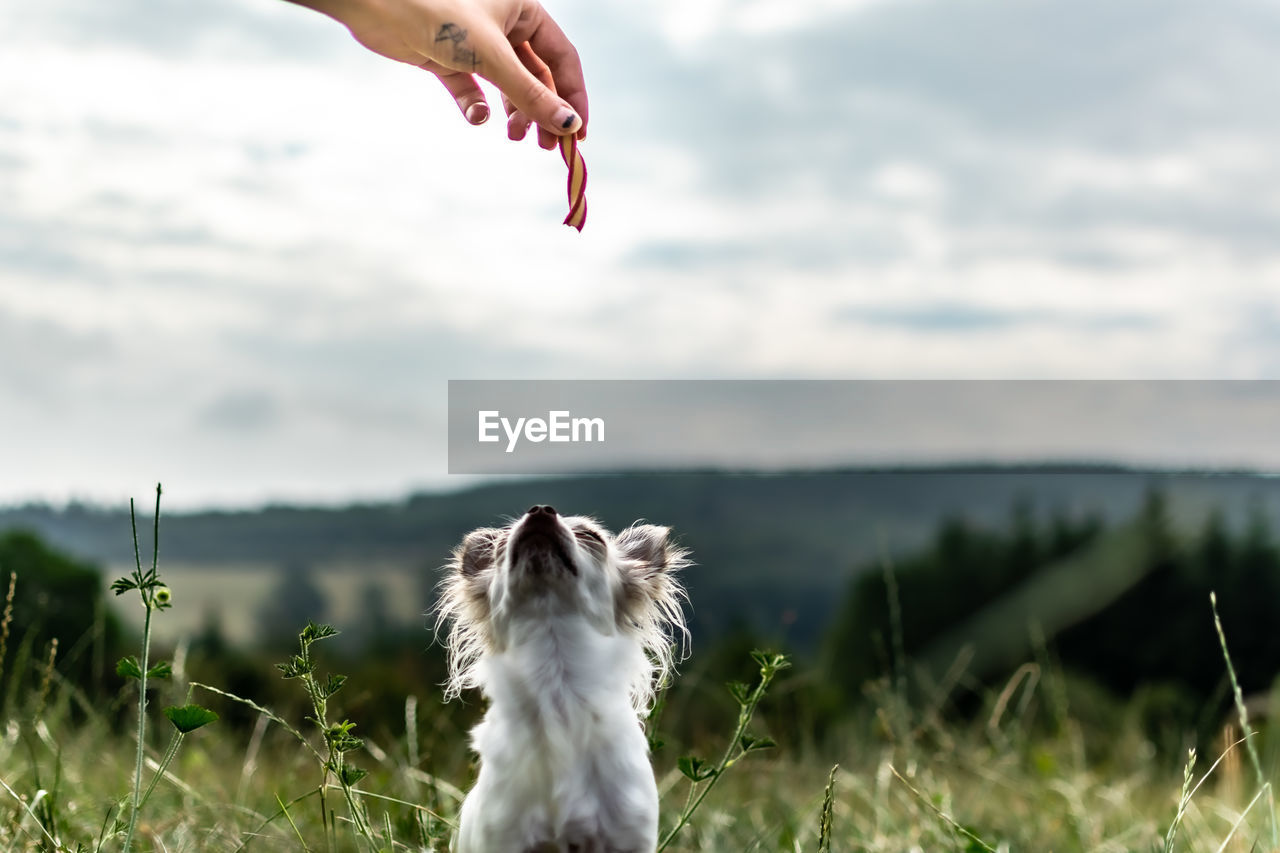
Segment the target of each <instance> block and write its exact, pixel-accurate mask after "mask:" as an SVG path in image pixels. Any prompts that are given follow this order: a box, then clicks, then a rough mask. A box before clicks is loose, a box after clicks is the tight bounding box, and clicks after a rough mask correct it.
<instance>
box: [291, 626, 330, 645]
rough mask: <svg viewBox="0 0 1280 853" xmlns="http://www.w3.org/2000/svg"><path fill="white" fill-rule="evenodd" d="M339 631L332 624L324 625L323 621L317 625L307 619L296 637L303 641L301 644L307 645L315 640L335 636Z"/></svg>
mask: <svg viewBox="0 0 1280 853" xmlns="http://www.w3.org/2000/svg"><path fill="white" fill-rule="evenodd" d="M339 633H341V632H340V631H338V629H337V628H335V627H333V626H332V625H325V624H323V623H322V624H320V625H317V624H316V623H314V622H310V621H309V622H307V625H306V627H305V628H303V629H302V632H301V633H299V634H298V639H299V640H300V641H301V642H302V643H303V645H309V644H311V643H314V642H315V641H316V640H324V639H327V638H329V637H336V636H338V634H339Z"/></svg>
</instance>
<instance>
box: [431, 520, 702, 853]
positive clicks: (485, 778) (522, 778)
mask: <svg viewBox="0 0 1280 853" xmlns="http://www.w3.org/2000/svg"><path fill="white" fill-rule="evenodd" d="M668 535H669V531H668V529H667V528H665V527H656V526H653V525H648V524H636V525H633V526H632V527H630V528H628V529H627V530H624V531H622V533H620V534H618V536H617V537H614V536H613V535H612V534H610V533H609V531H607V530H605V529H604V528H603V527H601V526H600V525H599V524H597V523H596V522H594V521H593V520H592V519H590V518H584V517H571V518H564V517H562V516H559V515H558V514H557V513H556V511H555V510H554V509H552V508H551V507H544V506H538V507H534V508H533V509H531V510H530V511H529V512H527V513H526V514H525V515H524V516H522V517H521V518H520V519H518V520H516V521H514V522H513V523H512V524H510V525H509V526H508V527H505V528H485V529H481V530H476V531H473V532H472V533H470V534H469V535H468V536H467V537H466V538H465V539H464V540H463V542H462V544H461V545H460V546H458V548H457V549H456V550H455V551H454V554H453V560H452V562H451V563H450V565H449V568H448V576H447V577H446V579H445V580H444V581H443V583H442V592H441V596H440V603H439V605H438V613H437V615H438V622H437V626H438V627H439V626H440V625H443V624H445V623H448V625H449V634H448V652H449V681H448V684H447V690H446V693H447V694H448V695H449V696H450V697H453V696H457V694H458V693H459V692H460V691H462V690H463V689H466V688H471V687H479V688H480V689H481V690H482V691H483V692H484V694H485V696H486V697H488V699H489V703H490V705H489V709H488V712H487V713H486V714H485V716H484V719H483V720H482V721H481V722H480V724H479V725H477V726H476V727H475V729H473V730H472V733H471V740H472V746H473V748H474V749H475V751H476V752H477V753H478V755H479V756H480V774H479V778H478V779H477V780H476V784H475V787H474V788H473V789H472V790H471V792H470V793H469V794H468V795H467V798H466V800H465V802H464V803H463V805H462V813H461V817H460V819H459V824H458V833H457V837H456V838H455V850H456V851H457V853H535V851H536V853H552V851H555V853H570V851H573V853H653V850H654V849H655V847H656V846H657V832H658V791H657V786H656V785H655V783H654V777H653V769H652V768H651V767H650V765H649V758H648V743H647V741H646V739H645V735H644V730H643V727H642V724H641V722H640V720H641V719H642V718H643V717H644V716H645V715H646V714H647V713H648V710H649V707H650V705H651V704H652V701H653V695H654V689H655V685H656V684H660V683H661V682H662V680H663V679H665V678H666V677H667V675H668V674H669V672H670V671H671V668H672V666H673V655H674V646H673V643H672V640H673V636H678V637H679V638H680V639H682V640H683V639H685V638H686V637H687V631H686V629H685V624H684V616H683V613H682V611H681V606H680V604H681V598H682V597H683V591H682V590H681V587H680V585H679V583H678V581H677V580H676V579H675V577H674V573H675V572H676V571H677V570H679V569H680V568H682V567H684V566H686V565H687V564H688V561H687V559H686V553H685V552H684V551H682V550H680V549H678V548H676V547H674V546H673V545H672V544H671V542H670V541H669V538H668Z"/></svg>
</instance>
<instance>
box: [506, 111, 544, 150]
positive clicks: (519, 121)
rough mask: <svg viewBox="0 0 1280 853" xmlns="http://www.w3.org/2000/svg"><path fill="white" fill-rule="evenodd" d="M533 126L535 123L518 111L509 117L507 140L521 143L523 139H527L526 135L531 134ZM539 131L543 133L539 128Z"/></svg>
mask: <svg viewBox="0 0 1280 853" xmlns="http://www.w3.org/2000/svg"><path fill="white" fill-rule="evenodd" d="M532 125H533V122H531V121H530V120H529V118H528V117H527V116H526V115H525V114H524V113H522V112H520V111H519V110H516V111H515V112H513V113H512V114H511V115H509V116H507V139H510V140H512V141H513V142H519V141H520V140H521V139H524V138H525V135H526V134H528V133H529V128H530V127H531V126H532ZM539 131H541V128H539Z"/></svg>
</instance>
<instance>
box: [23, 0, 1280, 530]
mask: <svg viewBox="0 0 1280 853" xmlns="http://www.w3.org/2000/svg"><path fill="white" fill-rule="evenodd" d="M547 7H548V9H549V10H550V11H551V13H552V15H553V16H554V17H555V18H556V19H557V20H558V21H559V22H560V24H561V26H562V27H563V28H564V29H565V31H566V32H567V33H568V34H569V35H570V37H571V38H572V40H573V41H574V43H575V44H576V46H577V47H578V49H579V52H580V54H581V56H582V61H583V66H584V69H585V73H586V77H587V84H588V92H589V95H590V97H591V125H590V134H589V138H588V140H587V141H586V142H585V143H584V145H583V146H582V152H583V155H584V157H585V158H586V161H587V164H588V168H589V170H590V180H589V184H588V199H589V202H590V216H589V219H588V222H587V226H586V229H585V230H584V232H583V233H582V234H577V233H576V232H574V231H572V230H571V229H568V228H565V227H564V226H563V225H561V224H560V223H561V220H562V219H563V217H564V214H565V210H566V200H565V197H564V166H563V164H562V163H561V161H560V159H559V157H558V156H557V155H556V154H554V153H551V152H544V151H542V150H540V149H538V148H537V147H536V145H534V144H532V143H531V142H529V143H525V144H519V145H518V144H514V143H511V142H509V141H507V140H506V138H505V133H504V127H503V123H502V122H501V121H499V120H493V121H491V123H490V124H488V125H485V126H483V127H480V128H473V127H470V126H468V125H466V123H465V122H464V121H463V120H462V119H461V117H460V116H459V115H458V114H457V111H456V109H455V107H454V106H453V104H452V102H451V100H450V99H449V98H448V96H447V95H446V94H445V93H444V91H443V89H442V88H441V87H440V86H439V84H438V83H437V82H436V81H435V80H434V79H433V78H432V77H431V76H430V75H429V74H426V73H425V72H422V71H421V70H418V69H414V68H411V67H408V66H404V65H398V64H396V63H393V62H390V61H388V60H386V59H383V58H382V57H379V56H376V55H374V54H372V53H369V52H368V51H366V50H364V49H363V48H361V47H360V46H359V45H357V44H356V43H355V42H354V41H353V40H352V39H351V37H350V35H349V34H348V33H347V32H346V31H345V30H344V29H343V28H342V27H341V26H340V25H338V24H336V23H335V22H333V21H331V20H330V19H328V18H325V17H323V16H321V15H318V14H316V13H314V12H311V11H309V10H306V9H303V8H300V7H296V6H292V5H290V4H287V3H284V2H281V0H185V2H183V3H182V4H156V3H153V2H149V0H115V2H112V3H110V4H105V3H101V2H99V0H46V2H43V3H38V4H36V3H26V4H19V6H18V7H17V8H14V9H10V10H6V13H5V18H6V25H5V27H4V28H3V29H0V105H2V106H0V503H12V502H17V501H22V500H29V499H41V500H51V501H55V502H57V501H64V500H68V499H73V498H74V499H86V500H94V501H100V502H107V503H111V502H115V501H121V500H124V499H125V498H127V497H128V496H130V495H136V496H145V495H147V494H148V493H149V491H150V489H151V488H152V487H153V484H154V483H155V482H156V481H157V480H162V481H164V482H165V487H166V494H167V496H168V497H167V498H166V500H168V501H171V502H172V503H171V504H170V505H171V506H173V505H176V506H186V507H197V506H207V505H217V506H247V505H254V504H257V503H261V502H263V501H268V500H294V501H305V502H317V501H319V502H334V501H343V500H349V499H370V498H386V497H394V496H397V495H400V494H403V493H405V492H407V491H409V490H412V489H417V488H440V487H450V486H452V485H457V484H459V483H460V482H462V481H460V480H458V479H456V478H450V477H448V475H447V474H446V473H445V472H446V471H447V461H446V450H447V443H446V423H447V416H446V409H445V402H446V383H447V380H449V379H552V378H555V379H623V378H628V379H636V378H643V379H709V378H721V379H727V378H734V379H748V378H770V379H793V378H826V379H836V378H874V379H920V378H931V379H977V378H981V379H1062V378H1075V379H1085V378H1087V379H1122V378H1123V379H1135V378H1138V379H1152V380H1155V379H1264V378H1274V377H1280V299H1277V297H1280V242H1278V241H1277V240H1276V239H1275V235H1276V234H1277V233H1280V159H1278V158H1276V157H1275V155H1274V153H1273V152H1275V151H1277V150H1280V113H1277V112H1276V111H1275V110H1274V109H1273V105H1274V104H1276V103H1278V102H1280V74H1277V73H1276V68H1275V65H1276V64H1277V62H1278V61H1280V60H1277V59H1276V57H1277V56H1280V3H1276V2H1270V0H1269V2H1261V0H1223V2H1219V3H1214V4H1206V3H1203V2H1198V0H1126V2H1123V3H1116V2H1114V0H1077V1H1076V2H1059V1H1058V0H1052V2H1050V1H1049V0H1032V2H1029V0H789V2H758V1H757V0H747V1H746V2H737V1H736V0H706V2H686V0H654V2H649V3H643V4H637V3H617V2H599V0H549V2H548V3H547ZM995 440H998V437H996V436H993V441H995ZM842 461H848V460H842Z"/></svg>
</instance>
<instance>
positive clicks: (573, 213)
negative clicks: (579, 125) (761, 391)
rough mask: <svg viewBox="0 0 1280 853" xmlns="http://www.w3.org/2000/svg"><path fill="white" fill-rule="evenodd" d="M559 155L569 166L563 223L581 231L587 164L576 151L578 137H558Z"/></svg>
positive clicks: (585, 201) (585, 218) (584, 206)
mask: <svg viewBox="0 0 1280 853" xmlns="http://www.w3.org/2000/svg"><path fill="white" fill-rule="evenodd" d="M560 156H561V157H563V158H564V164H565V165H566V166H568V167H569V181H568V185H569V215H568V216H566V217H565V218H564V224H565V225H568V226H569V227H571V228H577V229H578V230H579V231H581V230H582V226H583V224H585V223H586V221H587V164H586V162H585V161H584V160H583V159H582V155H581V154H580V153H578V137H576V136H574V135H573V134H572V133H571V134H569V135H568V136H562V137H560Z"/></svg>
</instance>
